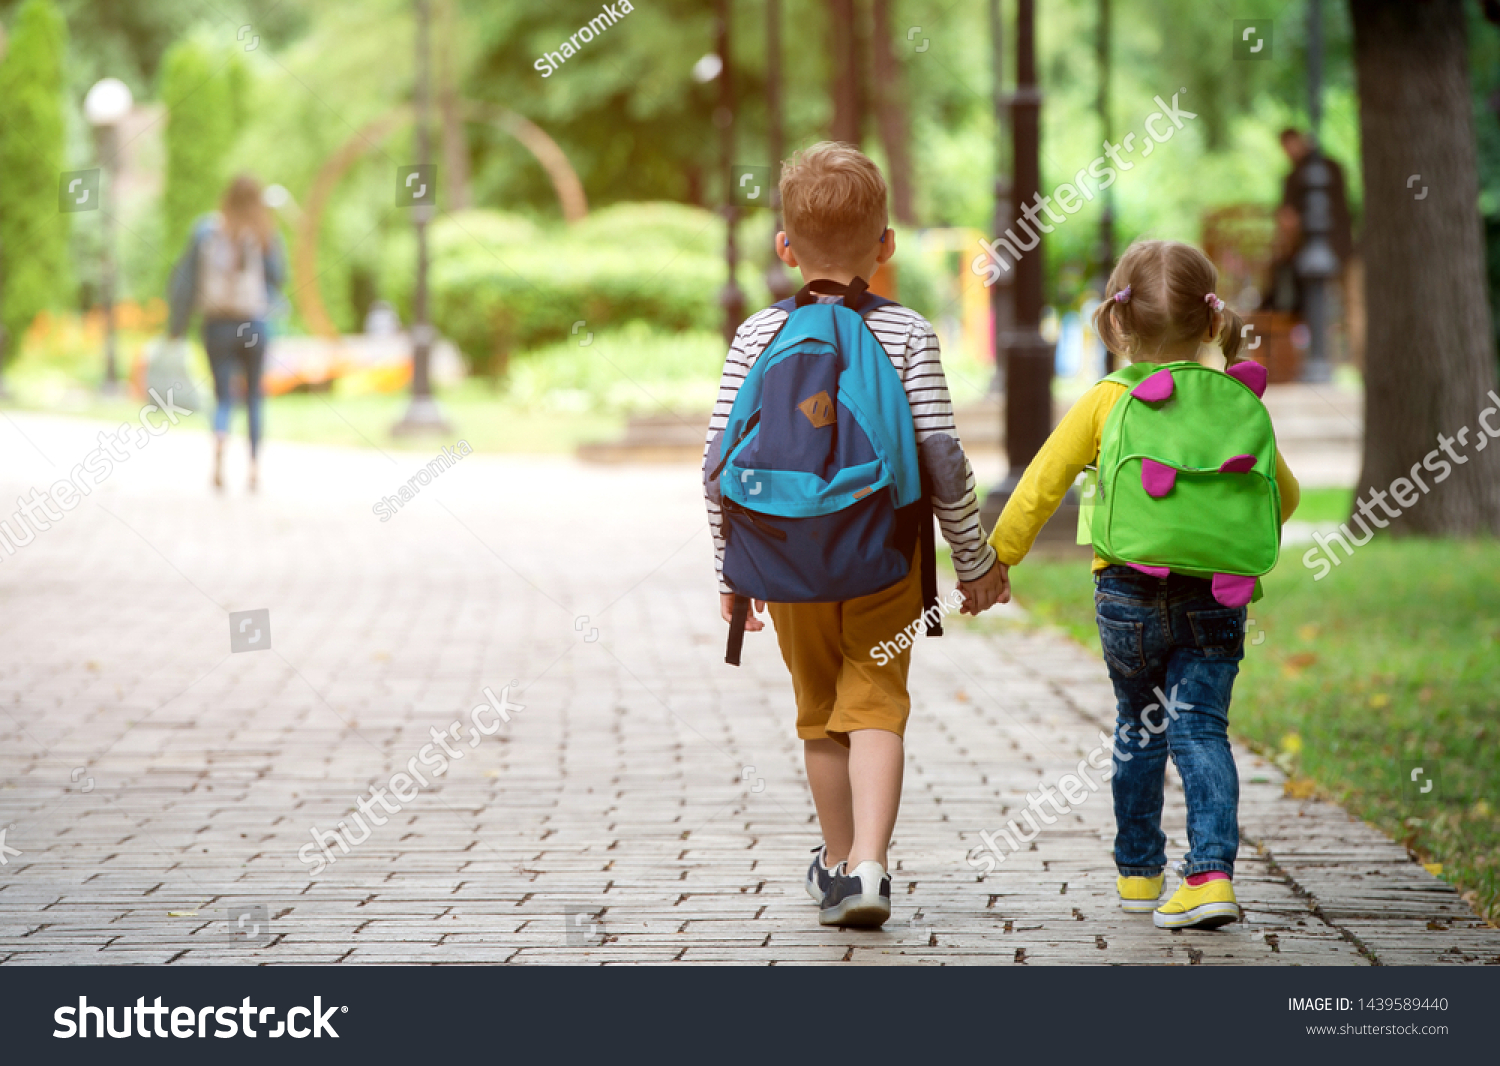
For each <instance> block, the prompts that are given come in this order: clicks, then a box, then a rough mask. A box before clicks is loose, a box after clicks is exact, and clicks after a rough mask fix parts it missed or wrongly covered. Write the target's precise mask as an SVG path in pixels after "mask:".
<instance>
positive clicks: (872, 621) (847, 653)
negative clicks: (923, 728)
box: [828, 562, 922, 870]
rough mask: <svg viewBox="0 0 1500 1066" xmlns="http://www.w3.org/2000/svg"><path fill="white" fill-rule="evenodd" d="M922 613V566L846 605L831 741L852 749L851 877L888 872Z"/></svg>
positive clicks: (830, 720)
mask: <svg viewBox="0 0 1500 1066" xmlns="http://www.w3.org/2000/svg"><path fill="white" fill-rule="evenodd" d="M921 613H922V587H921V571H920V568H919V567H918V566H917V565H916V563H915V562H914V563H913V565H912V569H911V573H909V574H908V575H907V576H906V577H905V578H903V579H902V580H900V581H898V582H897V583H896V584H894V585H892V586H891V587H890V588H886V589H881V590H880V591H879V592H874V593H871V594H870V595H868V596H861V597H860V598H858V599H855V600H849V601H847V602H845V603H844V604H843V627H842V647H841V656H842V659H843V668H842V670H841V671H840V673H839V677H838V698H837V700H836V702H835V705H834V708H833V713H832V714H831V715H830V717H829V720H828V733H829V735H830V736H831V737H833V739H835V740H840V741H843V742H845V743H846V744H848V746H849V793H850V797H851V801H852V805H853V817H854V843H853V845H852V847H851V849H850V853H849V869H850V870H853V869H854V868H855V867H856V866H858V865H859V864H860V863H861V862H868V861H872V860H873V861H875V862H878V863H880V865H881V866H882V867H888V857H889V856H888V854H887V853H888V851H889V850H890V846H891V834H892V833H893V832H894V831H895V828H896V815H897V813H898V812H899V810H900V808H901V780H902V774H903V771H904V759H905V745H904V743H903V741H902V736H903V735H904V734H905V731H906V719H907V716H908V715H909V713H910V712H911V695H910V693H909V692H908V691H907V687H906V677H907V671H908V669H909V668H910V666H911V639H912V638H911V636H910V634H911V632H912V630H911V629H910V627H911V625H912V623H913V622H914V621H916V619H917V618H918V617H919V616H920V615H921ZM918 631H920V627H918ZM916 639H917V640H921V639H922V638H921V637H920V636H918V637H917V638H916ZM903 644H904V645H905V647H902V645H903Z"/></svg>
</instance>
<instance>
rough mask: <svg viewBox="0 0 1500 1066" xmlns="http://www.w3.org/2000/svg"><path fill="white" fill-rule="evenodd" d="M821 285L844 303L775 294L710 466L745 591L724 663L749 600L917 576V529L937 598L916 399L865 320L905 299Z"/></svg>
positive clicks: (835, 597)
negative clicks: (758, 349) (777, 322)
mask: <svg viewBox="0 0 1500 1066" xmlns="http://www.w3.org/2000/svg"><path fill="white" fill-rule="evenodd" d="M818 285H819V288H820V290H822V291H827V292H830V293H833V294H837V295H842V296H843V300H842V302H840V303H836V304H834V303H818V302H817V299H816V296H815V295H814V294H813V292H812V291H811V289H812V286H811V284H809V285H807V286H804V287H803V289H802V291H800V292H799V293H797V295H796V296H795V297H793V298H792V299H789V300H783V301H781V302H780V303H778V304H776V305H775V306H777V307H779V308H781V309H783V310H785V311H786V312H787V318H786V321H785V322H784V323H783V324H782V326H781V329H780V330H778V331H777V333H776V336H775V337H773V338H772V339H771V343H770V344H769V345H767V346H766V349H765V351H763V352H762V353H761V355H760V357H759V358H758V359H756V361H755V364H754V366H752V367H751V368H750V372H749V374H747V375H746V377H745V381H744V383H743V384H742V385H740V388H739V392H738V393H737V395H736V396H735V400H734V405H733V406H732V407H731V408H730V411H729V421H728V423H727V424H726V425H725V427H724V430H723V432H722V433H721V434H719V435H718V436H717V437H716V438H715V439H714V441H713V444H712V445H711V446H710V448H709V451H708V456H707V458H706V461H705V464H704V469H705V471H706V472H707V481H708V488H709V492H710V494H711V495H713V496H714V497H716V498H717V499H718V500H719V503H720V507H721V509H722V512H723V533H724V540H725V548H724V581H725V583H726V584H728V585H729V587H730V588H732V589H733V590H734V593H735V601H734V611H733V621H732V622H731V623H730V631H729V647H728V650H727V654H726V655H725V661H726V662H728V663H731V664H733V665H735V666H738V665H739V661H740V647H741V643H742V641H743V638H744V627H745V618H746V615H747V614H748V611H749V603H750V600H751V599H757V600H768V601H771V602H774V603H833V602H838V601H841V600H851V599H854V598H856V597H858V596H867V595H869V594H870V593H872V592H878V591H880V590H881V589H884V588H888V587H890V586H891V585H894V584H895V583H896V582H898V581H900V580H901V579H902V578H904V577H906V576H907V574H908V573H910V571H911V562H912V549H913V548H914V547H915V546H916V543H917V540H918V539H919V538H920V540H921V565H922V604H923V610H924V611H925V610H926V609H927V607H928V606H929V605H932V604H934V603H936V601H937V579H936V569H935V566H934V563H933V534H932V510H931V503H930V501H929V496H928V490H927V486H926V485H925V484H924V483H923V477H922V470H921V464H920V462H919V459H918V451H917V436H916V429H915V426H914V425H913V422H912V414H911V405H910V403H909V402H908V401H907V397H906V389H905V387H904V386H903V385H902V382H901V377H900V375H899V374H897V373H896V368H895V367H894V366H892V365H891V360H890V356H888V355H887V354H886V352H885V349H884V348H883V347H881V345H880V342H879V340H877V339H876V337H875V334H874V333H873V332H871V330H870V328H869V326H868V324H867V323H866V322H865V320H864V316H865V315H867V314H869V313H870V312H871V311H873V310H875V309H876V308H877V307H884V306H887V305H889V304H892V303H894V301H892V300H887V299H885V298H884V297H880V296H875V295H874V294H872V293H869V292H867V291H866V290H867V288H868V285H867V284H866V282H865V281H864V279H863V278H855V279H854V280H853V281H852V282H850V283H849V285H848V286H847V287H841V286H838V285H837V284H836V283H831V282H828V281H820V282H818ZM840 288H843V291H842V292H839V291H838V290H839V289H840ZM937 615H938V612H933V613H932V614H930V615H929V616H928V617H929V618H935V617H937ZM927 631H928V635H930V636H937V635H939V634H940V633H941V632H942V627H941V625H940V624H938V623H929V625H928V630H927Z"/></svg>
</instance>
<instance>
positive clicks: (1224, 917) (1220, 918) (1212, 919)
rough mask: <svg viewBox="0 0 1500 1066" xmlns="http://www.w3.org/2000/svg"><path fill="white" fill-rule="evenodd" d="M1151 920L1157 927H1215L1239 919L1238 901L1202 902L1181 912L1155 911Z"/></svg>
mask: <svg viewBox="0 0 1500 1066" xmlns="http://www.w3.org/2000/svg"><path fill="white" fill-rule="evenodd" d="M1151 920H1152V922H1153V923H1155V925H1156V928H1158V929H1217V928H1219V926H1221V925H1228V924H1229V923H1230V922H1237V921H1239V920H1240V905H1239V904H1238V903H1204V904H1201V905H1199V906H1197V907H1194V908H1193V909H1192V910H1190V911H1183V912H1182V913H1181V914H1163V913H1162V912H1161V911H1157V912H1156V913H1154V914H1153V915H1152V916H1151Z"/></svg>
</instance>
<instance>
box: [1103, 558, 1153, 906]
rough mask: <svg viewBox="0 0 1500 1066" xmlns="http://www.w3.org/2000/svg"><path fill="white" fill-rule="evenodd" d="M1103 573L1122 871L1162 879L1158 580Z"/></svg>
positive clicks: (1117, 852) (1112, 780) (1114, 789)
mask: <svg viewBox="0 0 1500 1066" xmlns="http://www.w3.org/2000/svg"><path fill="white" fill-rule="evenodd" d="M1117 569H1123V568H1111V571H1108V572H1106V573H1105V574H1103V575H1101V577H1100V579H1099V588H1098V593H1097V595H1096V596H1095V600H1094V603H1095V611H1096V620H1097V622H1098V625H1099V640H1100V644H1101V645H1102V647H1103V649H1104V660H1105V663H1106V665H1107V666H1108V668H1109V679H1110V681H1111V683H1112V684H1113V685H1114V690H1115V701H1116V711H1115V735H1114V760H1113V763H1114V772H1113V774H1112V776H1111V777H1110V790H1111V792H1112V793H1113V795H1114V803H1115V865H1116V866H1117V867H1118V868H1119V872H1120V874H1121V876H1123V877H1155V876H1157V875H1158V874H1160V873H1161V872H1162V870H1163V868H1165V866H1166V864H1167V850H1166V847H1167V838H1166V834H1164V833H1163V832H1162V831H1161V809H1162V790H1163V784H1164V781H1165V777H1166V770H1167V740H1166V735H1165V719H1164V713H1163V711H1162V709H1161V708H1160V706H1156V707H1153V704H1158V703H1159V701H1158V700H1157V698H1156V689H1157V688H1158V687H1160V686H1161V685H1162V684H1163V683H1164V682H1165V680H1166V661H1165V655H1164V654H1163V653H1164V652H1165V650H1166V634H1165V633H1163V632H1162V631H1161V621H1160V618H1161V613H1162V612H1161V604H1160V603H1159V601H1158V599H1157V598H1156V595H1155V592H1156V588H1157V586H1158V584H1159V583H1158V581H1157V579H1155V578H1149V577H1146V576H1145V575H1135V574H1126V575H1122V576H1118V577H1115V576H1111V575H1112V574H1113V573H1115V572H1116V571H1117Z"/></svg>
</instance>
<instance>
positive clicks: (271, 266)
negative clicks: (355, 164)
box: [167, 174, 286, 492]
mask: <svg viewBox="0 0 1500 1066" xmlns="http://www.w3.org/2000/svg"><path fill="white" fill-rule="evenodd" d="M285 276H286V253H285V250H284V249H283V247H282V244H281V238H280V236H278V235H277V233H276V229H275V226H274V225H273V223H272V220H271V213H270V211H269V210H267V208H266V204H265V200H264V198H263V194H262V191H261V186H260V182H258V181H256V180H255V179H254V178H252V177H250V176H248V175H244V174H242V175H240V176H239V177H237V178H235V179H234V180H233V181H231V182H230V183H229V188H227V189H226V190H225V191H224V197H223V199H222V200H221V201H220V202H219V210H218V211H216V212H214V213H213V214H209V215H205V216H204V217H203V218H201V219H199V220H198V221H197V222H196V223H195V224H194V225H193V233H192V236H191V237H190V238H189V240H188V245H187V248H186V250H185V251H184V252H183V254H182V258H181V259H179V260H178V261H177V266H176V267H175V268H174V269H173V271H172V281H171V288H170V292H169V294H168V301H169V303H170V305H171V313H170V317H169V319H168V323H167V332H168V334H169V335H170V336H171V337H172V339H174V340H176V339H179V338H181V337H182V336H183V335H184V334H185V333H186V332H187V325H188V319H189V318H191V317H192V314H193V312H194V311H199V312H202V315H203V347H204V348H205V349H207V351H208V361H209V365H210V366H211V367H212V368H213V374H214V394H215V396H216V397H217V399H218V406H217V407H216V408H215V410H214V479H213V480H214V487H215V488H223V487H224V442H225V439H226V438H227V437H228V436H229V419H230V414H231V411H232V409H233V403H234V388H233V387H234V377H235V372H236V370H238V371H239V372H240V373H241V374H242V375H243V376H244V380H245V407H246V409H247V413H248V415H249V420H250V489H251V491H252V492H253V491H254V490H255V488H256V486H257V484H258V482H259V466H258V458H259V454H260V433H261V399H262V397H261V372H262V370H263V368H264V364H265V352H266V344H267V342H268V341H269V340H270V331H269V329H268V328H267V325H266V320H267V318H268V316H269V314H270V310H271V301H272V299H273V297H274V296H275V294H276V292H277V290H278V289H279V288H280V287H281V284H282V281H283V279H284V278H285Z"/></svg>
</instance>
